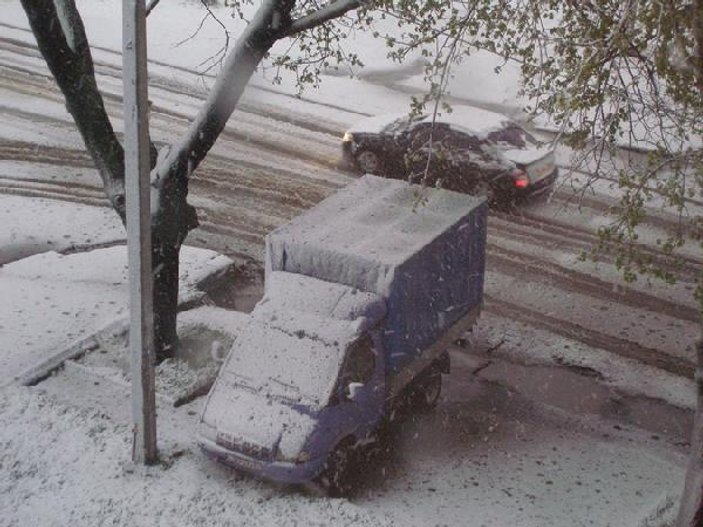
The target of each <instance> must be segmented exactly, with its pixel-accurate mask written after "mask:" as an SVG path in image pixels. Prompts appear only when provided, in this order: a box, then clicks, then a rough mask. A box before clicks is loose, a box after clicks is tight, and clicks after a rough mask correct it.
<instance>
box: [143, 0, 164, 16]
mask: <svg viewBox="0 0 703 527" xmlns="http://www.w3.org/2000/svg"><path fill="white" fill-rule="evenodd" d="M160 1H161V0H151V2H149V3H148V4H147V6H146V16H149V13H151V12H152V11H153V9H154V8H155V7H156V6H157V4H158V3H159V2H160Z"/></svg>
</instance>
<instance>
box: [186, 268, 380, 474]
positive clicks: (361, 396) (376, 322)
mask: <svg viewBox="0 0 703 527" xmlns="http://www.w3.org/2000/svg"><path fill="white" fill-rule="evenodd" d="M385 314H386V306H385V301H384V300H383V298H381V297H380V296H378V295H376V294H374V293H367V292H362V291H359V290H357V289H354V288H352V287H349V286H345V285H342V284H334V283H330V282H325V281H322V280H318V279H315V278H311V277H307V276H304V275H297V274H292V273H286V272H275V273H272V274H271V276H269V277H268V285H267V292H266V295H265V296H264V298H263V300H262V301H261V302H259V304H258V305H257V307H256V308H255V309H254V311H253V312H252V314H251V320H250V323H249V324H248V325H247V327H246V328H245V330H244V332H243V333H242V334H241V335H240V336H239V337H238V338H237V340H236V342H235V344H234V346H233V348H232V350H231V352H230V354H229V355H228V357H227V359H226V361H225V363H224V364H223V366H222V369H221V370H220V373H219V375H218V378H217V380H216V382H215V385H214V386H213V388H212V389H211V391H210V394H209V396H208V400H207V402H206V405H205V410H204V412H203V414H202V417H201V422H200V429H199V443H200V445H201V447H202V448H203V450H204V451H205V452H206V453H208V454H209V455H211V456H213V457H215V458H217V459H219V460H221V461H224V462H225V463H227V464H228V465H231V466H234V467H235V468H239V469H242V470H245V471H248V472H252V473H255V474H257V475H260V476H263V477H267V478H269V479H273V480H276V481H281V482H285V483H306V482H309V481H310V480H312V479H314V478H315V477H316V476H318V475H319V474H320V473H321V472H323V469H324V468H325V464H326V462H327V460H328V457H329V454H330V452H332V451H334V449H335V448H336V447H337V445H339V444H341V443H344V442H352V441H353V442H357V441H363V440H364V439H365V438H367V436H369V435H370V434H371V433H372V432H373V431H374V430H375V428H376V427H377V425H378V423H379V421H380V419H381V418H382V415H383V407H384V400H385V395H386V379H385V372H386V369H385V363H384V357H385V354H384V353H383V350H382V349H381V347H382V339H381V335H380V329H379V328H380V327H381V322H382V319H383V317H384V316H385Z"/></svg>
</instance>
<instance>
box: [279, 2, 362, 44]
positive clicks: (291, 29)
mask: <svg viewBox="0 0 703 527" xmlns="http://www.w3.org/2000/svg"><path fill="white" fill-rule="evenodd" d="M364 3H367V1H366V0H337V1H333V2H330V3H329V4H327V5H325V6H324V7H321V8H320V9H318V10H317V11H313V12H312V13H310V14H308V15H305V16H303V17H301V18H298V19H297V20H293V21H292V22H291V24H290V25H289V26H288V27H287V28H285V30H284V31H283V32H282V33H281V34H280V37H279V38H283V37H289V36H291V35H295V34H296V33H300V32H301V31H305V30H307V29H312V28H314V27H317V26H320V25H322V24H324V23H325V22H328V21H330V20H332V19H335V18H338V17H340V16H342V15H343V14H345V13H348V12H349V11H352V10H354V9H356V8H357V7H360V6H361V5H363V4H364Z"/></svg>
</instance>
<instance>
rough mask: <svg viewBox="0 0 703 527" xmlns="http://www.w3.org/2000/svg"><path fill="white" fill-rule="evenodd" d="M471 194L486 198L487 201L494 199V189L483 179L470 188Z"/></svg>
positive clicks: (490, 201) (491, 201)
mask: <svg viewBox="0 0 703 527" xmlns="http://www.w3.org/2000/svg"><path fill="white" fill-rule="evenodd" d="M471 194H473V195H474V196H482V197H484V198H486V201H487V202H488V203H493V202H494V201H495V200H496V192H495V189H494V188H493V186H492V185H491V184H490V183H489V182H488V181H485V180H481V181H478V182H477V183H476V184H475V185H474V186H473V188H472V189H471Z"/></svg>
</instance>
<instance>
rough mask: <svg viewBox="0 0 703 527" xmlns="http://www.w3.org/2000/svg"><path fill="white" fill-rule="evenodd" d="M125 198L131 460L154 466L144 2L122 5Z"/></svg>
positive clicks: (132, 0)
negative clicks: (130, 387)
mask: <svg viewBox="0 0 703 527" xmlns="http://www.w3.org/2000/svg"><path fill="white" fill-rule="evenodd" d="M122 21H123V25H122V42H123V50H122V51H123V56H122V65H123V66H122V68H123V81H124V128H125V129H124V132H125V140H124V142H125V147H124V151H125V197H126V207H127V211H126V212H127V252H128V265H129V305H130V323H129V348H130V355H131V365H132V419H133V431H134V437H133V441H134V442H133V445H132V460H133V461H134V462H135V463H140V464H151V463H154V462H155V461H156V460H157V458H158V452H157V449H156V396H155V388H154V313H153V287H154V286H153V277H152V274H151V267H152V265H151V207H150V194H151V193H150V184H149V173H150V165H149V114H148V93H147V66H146V13H145V5H144V0H123V2H122Z"/></svg>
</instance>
